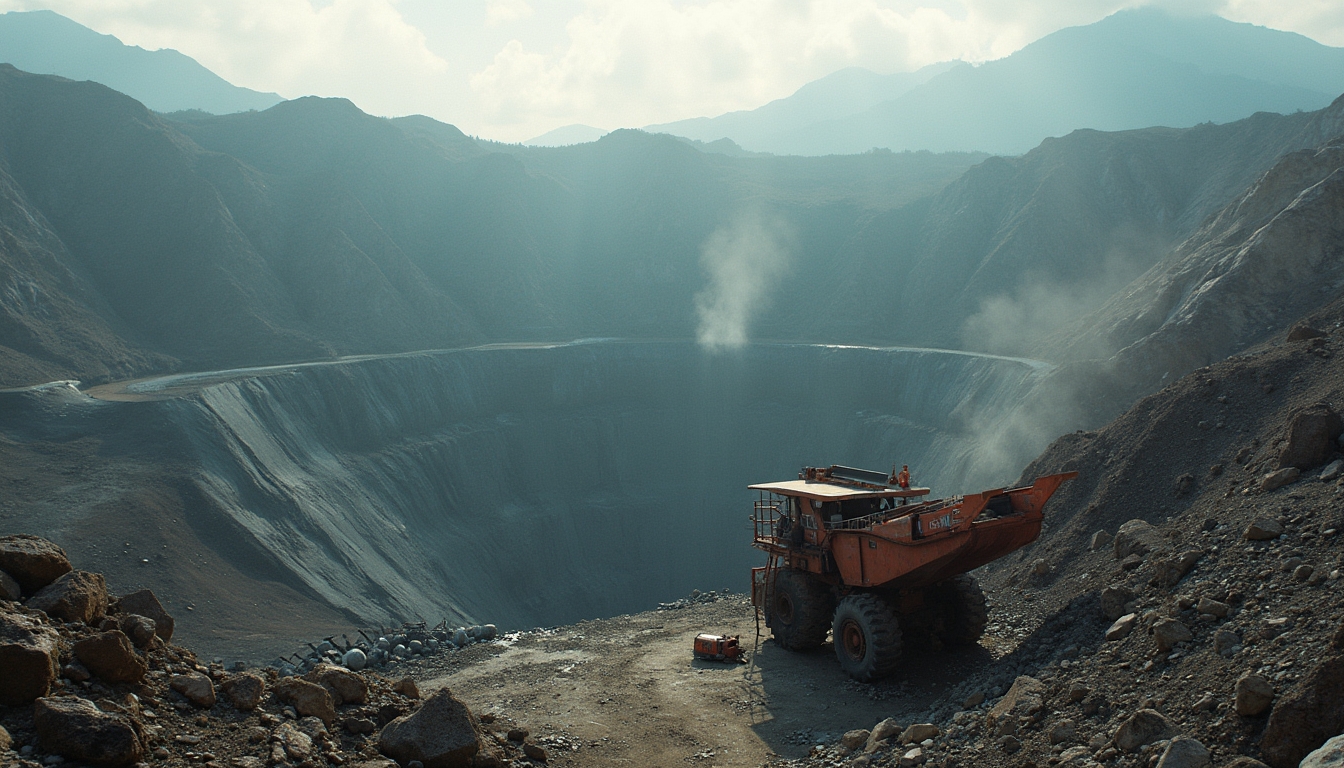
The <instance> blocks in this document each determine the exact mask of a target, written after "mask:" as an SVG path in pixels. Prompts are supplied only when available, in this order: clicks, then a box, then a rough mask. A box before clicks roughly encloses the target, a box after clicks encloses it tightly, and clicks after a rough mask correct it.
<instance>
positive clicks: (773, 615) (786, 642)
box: [765, 569, 834, 651]
mask: <svg viewBox="0 0 1344 768" xmlns="http://www.w3.org/2000/svg"><path fill="white" fill-rule="evenodd" d="M833 604H834V603H833V601H832V599H831V590H830V587H828V586H827V585H826V584H824V583H822V582H820V581H818V580H817V579H814V578H812V577H811V576H808V575H807V574H805V573H800V572H798V571H792V570H788V569H781V570H778V571H775V576H774V583H773V584H771V587H770V595H769V598H768V600H767V601H766V606H765V624H766V626H768V627H770V633H771V634H772V635H774V636H775V642H776V643H779V646H780V647H781V648H787V649H788V650H790V651H805V650H808V649H810V648H816V647H817V646H819V645H821V644H822V643H824V642H826V631H827V630H828V629H830V626H831V622H830V617H831V606H832V605H833Z"/></svg>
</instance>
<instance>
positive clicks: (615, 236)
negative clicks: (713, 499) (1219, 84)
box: [0, 67, 1344, 385]
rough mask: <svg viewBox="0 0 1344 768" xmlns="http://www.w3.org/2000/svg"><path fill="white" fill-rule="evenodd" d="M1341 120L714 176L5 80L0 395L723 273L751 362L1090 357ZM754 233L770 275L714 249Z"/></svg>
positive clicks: (599, 324) (521, 333)
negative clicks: (1113, 314)
mask: <svg viewBox="0 0 1344 768" xmlns="http://www.w3.org/2000/svg"><path fill="white" fill-rule="evenodd" d="M1342 111H1344V103H1342V102H1336V103H1335V104H1334V105H1333V106H1332V107H1330V108H1329V109H1326V110H1323V111H1320V112H1315V113H1293V114H1288V115H1273V114H1258V115H1255V116H1253V117H1251V118H1247V119H1245V120H1241V121H1237V122H1234V123H1229V124H1226V125H1213V124H1206V125H1200V126H1195V127H1192V128H1186V129H1172V128H1150V129H1143V130H1135V131H1124V132H1111V133H1108V132H1099V131H1090V130H1084V131H1076V132H1073V133H1071V134H1069V135H1068V136H1066V137H1063V138H1059V139H1050V140H1047V141H1045V142H1043V143H1042V144H1041V145H1040V146H1039V147H1037V148H1036V149H1034V150H1032V151H1031V152H1029V153H1027V154H1025V155H1023V156H1021V157H1016V158H986V157H985V156H984V155H974V154H943V155H936V154H931V153H890V152H870V153H864V154H861V155H850V156H842V157H819V158H807V157H729V156H726V155H720V154H710V153H705V152H701V151H698V150H696V149H695V148H693V147H691V146H689V145H687V144H686V143H684V142H682V141H680V140H677V139H673V138H671V137H667V136H658V135H650V134H647V133H642V132H638V131H628V130H626V131H617V132H614V133H612V134H610V135H608V136H606V137H604V138H603V139H601V140H600V141H598V142H595V143H590V144H583V145H578V146H573V147H564V148H532V147H524V146H520V145H502V144H492V143H489V142H481V141H476V140H473V139H471V138H469V137H467V136H465V135H463V134H462V133H461V132H460V131H458V130H457V129H455V128H453V127H452V126H448V125H445V124H442V123H438V122H436V121H433V120H431V119H429V118H425V117H411V118H399V119H396V120H387V119H383V118H378V117H373V116H369V115H366V114H364V113H363V112H360V111H359V110H358V109H357V108H356V107H354V106H353V105H352V104H350V103H349V102H348V101H344V100H340V99H317V98H306V99H298V100H294V101H290V102H283V103H281V104H278V105H276V106H275V107H272V108H271V109H268V110H266V111H263V112H254V113H239V114H234V115H224V116H208V115H201V114H190V115H184V116H182V117H181V118H179V119H175V120H167V119H164V118H163V117H161V116H156V115H155V114H154V113H152V112H150V111H148V110H147V109H145V107H144V106H142V105H141V104H139V103H138V102H136V101H134V100H132V99H130V98H128V97H126V96H124V95H122V94H118V93H116V92H114V91H112V90H110V89H108V88H105V87H103V86H100V85H97V84H95V83H88V82H84V83H76V82H71V81H67V80H62V79H59V78H54V77H48V76H38V75H31V74H26V73H22V72H19V71H18V70H15V69H13V68H8V67H5V68H3V69H0V116H3V118H4V119H3V122H2V123H0V146H3V153H2V154H0V160H3V162H2V163H0V172H2V173H0V182H2V183H3V189H4V190H5V194H4V196H3V208H0V231H3V233H4V237H5V242H6V243H7V245H6V246H5V247H4V248H3V249H0V257H3V262H0V264H2V265H3V271H2V272H0V285H4V286H5V288H4V292H3V297H4V300H3V301H2V302H0V331H2V332H0V339H3V340H4V341H3V344H4V347H5V350H4V352H3V378H2V379H0V381H2V382H3V383H4V384H5V385H18V384H27V383H35V382H37V381H42V380H48V379H52V378H83V379H86V380H89V381H98V380H106V379H111V378H118V377H121V378H125V377H127V376H131V375H136V374H139V373H143V372H148V371H156V370H170V369H172V368H175V367H186V368H203V367H224V366H231V365H249V364H258V363H266V362H281V361H292V360H298V359H313V358H325V357H330V356H332V355H342V354H359V353H369V352H395V351H409V350H414V349H423V348H433V347H445V346H456V345H462V344H472V343H479V342H488V341H514V340H537V339H557V338H558V339H564V338H580V337H589V336H623V337H633V338H662V337H668V336H673V337H681V338H686V337H694V336H695V335H696V334H697V333H698V332H700V331H702V330H703V327H702V326H703V322H704V317H703V311H704V305H705V302H706V301H707V300H708V299H706V296H708V295H710V294H711V292H713V291H719V292H720V294H722V296H726V298H724V300H728V301H736V300H738V299H735V298H734V296H736V295H737V294H734V293H733V291H736V290H738V289H740V288H741V285H736V284H734V285H725V284H722V279H721V278H719V277H716V275H718V274H719V273H718V272H716V270H718V269H719V266H718V265H719V263H720V262H728V263H737V262H736V261H734V260H737V259H746V261H744V262H742V263H743V264H744V265H745V266H744V267H742V268H743V269H746V270H747V271H746V273H745V275H744V276H745V277H746V278H747V279H748V280H747V282H748V283H759V290H760V291H764V293H763V294H762V295H760V296H758V297H757V298H755V299H752V300H751V303H750V306H749V309H750V311H749V312H747V316H745V317H744V318H743V319H742V323H743V327H742V329H741V331H742V332H743V333H750V334H751V335H752V336H753V337H756V338H762V337H763V338H777V339H816V340H824V341H830V342H836V341H845V342H867V343H877V344H911V345H941V346H950V347H965V348H970V349H982V350H986V351H992V352H1001V353H1014V354H1022V353H1037V354H1042V355H1044V356H1046V357H1048V358H1052V359H1064V358H1070V359H1074V358H1076V359H1091V358H1095V357H1097V354H1096V353H1094V351H1080V350H1085V348H1087V346H1088V345H1085V344H1082V342H1081V340H1082V339H1084V338H1086V337H1089V334H1094V331H1087V332H1086V333H1084V332H1082V331H1080V332H1077V333H1076V334H1074V336H1071V337H1070V338H1073V339H1077V340H1078V343H1077V344H1073V345H1071V344H1065V345H1059V346H1057V347H1047V348H1044V349H1042V348H1041V346H1040V345H1041V343H1042V340H1043V339H1047V338H1049V337H1050V334H1054V333H1060V332H1064V331H1065V329H1067V328H1069V327H1070V326H1069V324H1070V323H1074V322H1077V321H1078V320H1079V319H1080V318H1083V317H1085V316H1086V315H1087V313H1088V312H1089V311H1091V310H1094V309H1096V308H1097V307H1100V306H1103V305H1105V304H1106V302H1107V301H1108V300H1110V299H1111V298H1112V297H1113V296H1119V295H1128V294H1126V293H1124V292H1123V291H1124V290H1127V289H1126V286H1129V285H1130V284H1131V283H1132V281H1134V280H1135V279H1137V278H1139V277H1140V276H1141V275H1143V274H1144V273H1145V272H1146V271H1148V270H1150V269H1153V268H1155V265H1161V264H1167V263H1168V262H1169V260H1170V259H1173V258H1176V259H1178V260H1180V259H1181V258H1182V257H1179V256H1173V255H1172V254H1184V253H1194V252H1201V253H1202V252H1204V251H1202V250H1201V248H1200V247H1199V246H1198V245H1196V244H1195V241H1194V240H1192V238H1197V237H1201V235H1200V233H1201V232H1202V231H1203V230H1202V227H1204V226H1205V222H1206V220H1207V219H1208V217H1209V216H1211V215H1213V214H1218V212H1219V211H1220V210H1221V209H1223V208H1224V207H1225V206H1227V205H1229V204H1232V203H1233V202H1234V201H1236V200H1238V199H1239V198H1240V197H1241V196H1243V195H1245V194H1247V191H1248V190H1250V189H1254V188H1255V185H1256V184H1257V183H1258V182H1257V180H1258V179H1260V178H1261V177H1262V175H1263V174H1265V173H1266V172H1267V171H1269V170H1271V169H1273V168H1274V167H1275V166H1276V164H1277V163H1280V162H1283V158H1285V157H1293V156H1294V155H1292V153H1295V152H1301V151H1307V152H1312V151H1317V150H1318V149H1319V148H1320V147H1322V146H1323V145H1324V144H1325V143H1326V142H1328V141H1329V140H1330V139H1331V138H1333V137H1334V136H1335V135H1338V134H1339V133H1340V132H1344V123H1342V122H1341V117H1340V114H1341V112H1342ZM1317 175H1319V174H1317ZM1285 178H1295V177H1285ZM1303 178H1304V179H1305V178H1306V177H1303ZM1312 178H1315V177H1312ZM1318 181H1319V179H1318ZM1303 183H1305V181H1303ZM1313 183H1315V182H1313ZM1299 191H1300V190H1299ZM1284 194H1286V193H1284ZM1243 218H1244V217H1243ZM752 227H755V229H753V228H752ZM1237 231H1242V230H1237ZM743 232H746V233H747V235H749V236H744V235H742V233H743ZM1204 237H1212V235H1207V236H1204ZM735 238H736V239H735ZM760 238H765V239H766V240H769V241H770V242H771V243H773V246H772V247H774V248H775V249H776V251H777V252H775V253H773V254H772V255H771V258H775V257H776V256H777V257H778V259H777V261H775V262H769V263H765V262H760V261H752V260H751V259H753V258H757V256H759V254H757V256H751V255H750V253H751V251H750V248H748V249H747V251H746V253H748V255H746V256H744V255H742V254H741V253H738V252H737V251H738V250H741V249H742V248H745V247H747V246H751V244H752V243H754V242H756V241H757V240H759V239H760ZM1186 241H1189V242H1190V243H1191V244H1190V245H1185V246H1182V245H1181V244H1182V243H1183V242H1186ZM716 243H719V244H722V243H729V244H732V243H737V245H735V246H733V248H728V249H727V250H726V251H724V250H723V249H722V248H719V246H717V245H714V244H716ZM744 244H745V245H744ZM1178 246H1179V247H1178ZM716 248H718V250H716ZM734 249H737V250H734ZM734 269H737V267H734ZM753 290H758V289H753ZM1313 290H1315V288H1313ZM724 292H726V293H724ZM1157 293H1161V294H1162V295H1167V293H1170V292H1167V293H1162V292H1160V291H1159V292H1157ZM1155 295H1156V294H1155ZM1331 295H1332V294H1331ZM1322 296H1325V294H1322ZM1304 306H1305V305H1304ZM1112 325H1114V323H1112ZM1269 325H1271V326H1272V325H1273V324H1272V323H1270V324H1269ZM1145 332H1146V331H1145ZM1137 335H1138V332H1137V331H1122V332H1119V333H1117V334H1113V335H1112V336H1110V337H1108V338H1107V339H1106V340H1105V343H1103V344H1099V345H1094V346H1100V347H1104V348H1105V349H1106V350H1107V354H1110V352H1112V351H1114V350H1115V349H1118V348H1121V347H1123V346H1125V345H1126V344H1128V343H1129V342H1131V341H1133V340H1134V338H1135V337H1136V336H1137Z"/></svg>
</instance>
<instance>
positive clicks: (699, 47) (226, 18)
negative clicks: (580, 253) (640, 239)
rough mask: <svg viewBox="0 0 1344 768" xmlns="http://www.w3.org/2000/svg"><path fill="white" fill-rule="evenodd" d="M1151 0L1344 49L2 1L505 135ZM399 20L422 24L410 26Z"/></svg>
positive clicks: (744, 6) (1314, 29)
mask: <svg viewBox="0 0 1344 768" xmlns="http://www.w3.org/2000/svg"><path fill="white" fill-rule="evenodd" d="M1145 4H1158V5H1162V6H1163V7H1165V8H1167V9H1169V10H1173V11H1178V10H1185V11H1198V12H1213V13H1219V14H1221V15H1223V16H1226V17H1227V18H1230V19H1233V20H1236V21H1247V22H1252V23H1255V24H1261V25H1265V26H1269V27H1274V28H1278V29H1288V30H1292V31H1296V32H1300V33H1303V34H1306V35H1308V36H1310V37H1312V38H1314V39H1316V40H1319V41H1321V42H1325V43H1327V44H1331V45H1344V2H1340V0H1295V1H1292V0H1015V1H1013V2H1007V1H1006V0H547V2H545V3H535V4H533V3H531V2H530V0H452V2H444V0H0V10H5V9H31V8H51V9H53V10H55V11H57V12H59V13H62V14H65V15H66V16H69V17H71V18H73V19H75V20H76V21H78V22H80V23H82V24H85V25H87V26H90V27H93V28H94V29H97V30H98V31H100V32H106V33H110V34H115V35H117V36H118V37H120V38H121V39H122V40H123V41H125V42H127V43H131V44H133V45H141V46H144V47H146V48H159V47H171V48H176V49H177V50H180V51H182V52H183V53H186V54H188V55H190V56H193V57H195V58H196V59H197V60H199V61H200V62H201V63H202V64H204V65H205V66H207V67H209V68H210V69H212V70H214V71H215V72H217V73H219V74H220V75H221V76H223V77H224V78H226V79H228V80H230V81H231V82H234V83H237V84H239V85H245V86H247V87H250V88H256V89H258V90H267V91H276V92H278V93H280V94H281V95H283V96H287V97H294V96H301V95H305V94H317V95H325V96H346V97H349V98H351V99H352V100H353V101H354V102H355V103H356V104H358V105H359V106H360V107H362V108H364V109H365V110H367V111H370V112H373V113H375V114H409V113H414V112H421V113H425V114H429V115H432V116H434V117H437V118H439V119H441V120H446V121H449V122H453V123H456V124H457V125H459V126H460V127H462V128H463V129H465V130H467V131H469V132H472V133H477V134H480V135H485V136H490V137H493V138H499V139H503V140H510V141H518V140H523V139H527V138H530V137H532V136H536V135H539V134H541V133H544V132H545V131H547V130H550V129H552V128H555V127H557V126H561V125H568V124H572V123H584V124H588V125H602V126H608V127H617V126H642V125H648V124H650V123H659V122H667V121H671V120H678V119H682V118H687V117H694V116H697V115H716V114H720V113H723V112H728V111H732V110H739V109H752V108H755V107H758V106H760V105H761V104H764V103H765V102H767V101H770V100H771V99H776V98H780V97H783V96H786V95H788V94H789V93H792V92H793V91H794V90H796V89H797V88H798V87H800V86H802V85H803V84H805V83H807V82H809V81H811V80H815V79H817V78H819V77H822V76H824V75H826V74H829V73H831V72H834V71H835V70H837V69H840V68H842V67H846V66H861V67H867V68H869V69H873V70H876V71H879V72H896V71H902V70H910V69H914V68H916V67H919V66H922V65H924V64H929V63H933V62H935V61H943V60H947V59H955V58H960V59H966V60H969V61H983V60H988V59H995V58H999V57H1002V56H1006V55H1008V54H1009V53H1012V52H1013V51H1014V50H1017V49H1018V48H1020V47H1022V46H1023V45H1026V44H1027V43H1029V42H1031V41H1032V40H1035V39H1037V38H1039V37H1041V36H1043V35H1046V34H1049V33H1050V32H1053V31H1055V30H1057V29H1060V28H1062V27H1066V26H1072V25H1078V24H1089V23H1092V22H1095V21H1097V20H1099V19H1101V18H1103V17H1104V16H1106V15H1108V14H1110V13H1113V12H1114V11H1117V10H1120V9H1122V8H1126V7H1133V6H1137V5H1145ZM408 19H415V20H417V22H418V23H420V24H421V28H417V27H416V26H415V25H414V24H412V23H411V22H410V21H408Z"/></svg>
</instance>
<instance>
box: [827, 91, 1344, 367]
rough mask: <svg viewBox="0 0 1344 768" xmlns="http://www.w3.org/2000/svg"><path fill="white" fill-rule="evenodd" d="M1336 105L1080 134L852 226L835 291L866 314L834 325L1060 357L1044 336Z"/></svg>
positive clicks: (1163, 249) (984, 166) (1149, 261)
mask: <svg viewBox="0 0 1344 768" xmlns="http://www.w3.org/2000/svg"><path fill="white" fill-rule="evenodd" d="M1337 106H1338V105H1337ZM1337 106H1336V107H1332V108H1331V110H1327V111H1326V112H1324V113H1315V114H1312V113H1302V114H1292V115H1273V114H1259V115H1255V116H1253V117H1251V118H1248V119H1246V120H1241V121H1237V122H1235V123H1230V124H1227V125H1200V126H1195V127H1193V128H1186V129H1171V128H1150V129H1143V130H1136V131H1123V132H1117V133H1104V132H1099V131H1076V132H1074V133H1071V134H1069V135H1068V136H1065V137H1063V138H1060V139H1050V140H1047V141H1045V142H1043V143H1042V144H1041V145H1040V146H1039V147H1037V148H1036V149H1034V150H1032V151H1031V152H1029V153H1027V154H1026V155H1023V156H1021V157H1017V158H1001V157H996V158H991V159H990V160H987V161H986V162H984V163H981V164H980V165H978V166H976V167H975V168H973V169H971V170H970V171H968V172H967V173H966V174H965V175H964V176H962V177H961V178H960V179H958V180H957V181H955V182H953V183H952V184H950V185H948V187H947V188H946V189H944V190H943V191H941V192H940V193H938V194H937V195H935V196H933V197H932V198H930V199H928V200H925V201H921V202H920V203H917V204H914V205H912V206H909V207H907V208H906V209H904V210H901V211H897V212H892V213H887V214H881V215H878V216H875V217H874V219H873V220H872V222H871V223H869V224H868V225H867V226H866V227H865V228H864V229H862V230H861V231H859V232H857V233H856V234H855V235H854V240H855V242H854V247H853V251H854V256H853V259H852V261H851V263H850V264H849V265H848V266H847V269H846V272H845V278H844V280H843V281H842V282H841V283H840V284H839V285H838V286H837V293H836V294H835V296H836V297H837V299H835V300H838V297H840V296H846V297H849V298H850V300H851V301H855V302H857V303H859V304H862V305H864V306H868V307H871V310H870V311H869V312H868V313H866V314H865V315H858V314H855V315H850V316H848V317H844V318H836V320H840V321H846V322H848V323H850V324H849V325H844V324H841V322H836V323H835V324H834V325H832V326H830V327H831V333H832V334H833V335H836V336H841V337H851V336H858V337H860V338H869V339H882V338H885V339H889V340H892V341H899V342H902V343H917V342H923V343H933V344H942V345H948V346H962V345H964V346H966V347H968V348H972V349H979V350H984V351H991V352H999V353H1006V354H1027V353H1034V354H1040V355H1044V356H1046V357H1055V356H1056V354H1057V353H1056V351H1055V350H1054V349H1053V348H1051V347H1050V346H1049V345H1042V346H1039V347H1038V346H1037V342H1038V341H1039V340H1040V339H1042V338H1044V337H1045V336H1047V335H1048V334H1049V333H1050V332H1052V331H1054V330H1056V329H1058V328H1060V327H1063V326H1064V325H1065V324H1066V323H1067V322H1069V321H1070V320H1072V319H1074V318H1077V317H1081V316H1082V315H1084V314H1086V313H1088V312H1090V311H1091V310H1093V309H1095V308H1096V307H1097V306H1098V305H1100V304H1101V303H1102V302H1104V301H1105V300H1106V299H1108V298H1109V297H1110V295H1111V294H1112V293H1113V292H1114V291H1118V290H1120V289H1121V288H1122V287H1123V286H1124V285H1125V284H1127V283H1128V282H1129V281H1130V280H1132V279H1135V278H1137V277H1138V276H1139V275H1140V274H1142V273H1143V272H1144V270H1146V269H1147V268H1149V267H1150V266H1152V265H1153V264H1155V263H1157V262H1158V261H1159V260H1160V259H1161V258H1163V257H1164V256H1165V255H1166V253H1167V252H1168V250H1169V249H1170V248H1171V247H1173V246H1174V245H1175V244H1177V243H1179V242H1180V241H1181V240H1183V239H1184V238H1186V237H1188V236H1190V235H1191V234H1193V233H1194V232H1195V231H1196V230H1197V229H1198V227H1199V226H1200V224H1201V222H1202V221H1203V220H1204V219H1205V218H1206V217H1207V216H1209V215H1210V214H1212V213H1214V212H1216V211H1217V210H1218V209H1219V208H1221V207H1222V206H1223V205H1226V204H1227V203H1228V202H1229V201H1231V200H1233V199H1235V198H1236V196H1238V195H1239V194H1241V193H1242V192H1243V191H1244V190H1245V189H1246V187H1247V186H1249V185H1250V184H1252V183H1253V182H1254V181H1255V179H1256V178H1257V177H1258V176H1259V175H1260V174H1261V173H1263V172H1264V171H1265V170H1267V169H1268V168H1269V167H1271V166H1272V165H1273V164H1274V162H1275V161H1276V160H1277V159H1278V158H1279V157H1280V156H1281V155H1283V154H1284V153H1287V152H1293V151H1296V150H1300V149H1303V148H1307V147H1314V146H1316V145H1318V144H1319V143H1320V142H1321V141H1322V140H1323V134H1324V133H1327V132H1328V128H1327V127H1324V126H1328V125H1329V124H1330V123H1331V119H1327V118H1326V117H1324V116H1328V115H1331V114H1333V113H1334V111H1335V110H1336V109H1337ZM948 307H955V311H954V312H951V313H949V312H948V311H947V308H948Z"/></svg>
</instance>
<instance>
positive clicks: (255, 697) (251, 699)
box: [219, 672, 266, 712]
mask: <svg viewBox="0 0 1344 768" xmlns="http://www.w3.org/2000/svg"><path fill="white" fill-rule="evenodd" d="M219 688H220V690H222V691H223V692H224V696H225V697H227V698H228V700H229V703H230V704H232V705H233V708H234V709H240V710H243V711H244V712H247V711H250V710H253V709H256V708H257V707H258V706H260V705H261V699H262V697H264V696H265V695H266V681H265V680H264V679H262V677H261V676H260V675H254V674H252V673H251V672H240V673H238V674H236V675H231V676H230V677H229V679H228V680H225V681H224V682H223V683H222V684H221V685H220V686H219Z"/></svg>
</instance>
